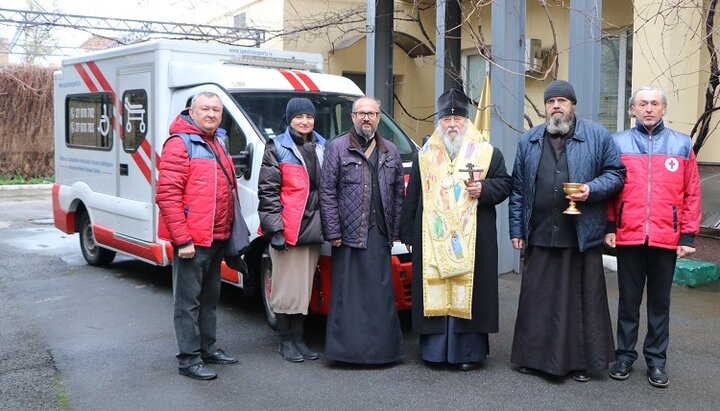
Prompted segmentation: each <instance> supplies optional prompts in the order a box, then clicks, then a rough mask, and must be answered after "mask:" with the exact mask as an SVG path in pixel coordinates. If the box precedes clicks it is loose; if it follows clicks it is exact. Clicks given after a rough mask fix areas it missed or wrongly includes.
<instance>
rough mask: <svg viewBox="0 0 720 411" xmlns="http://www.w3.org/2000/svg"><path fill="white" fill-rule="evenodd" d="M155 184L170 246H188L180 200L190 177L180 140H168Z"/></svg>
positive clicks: (188, 241)
mask: <svg viewBox="0 0 720 411" xmlns="http://www.w3.org/2000/svg"><path fill="white" fill-rule="evenodd" d="M159 170H160V174H159V176H158V181H157V192H156V195H155V201H156V202H157V205H158V208H159V209H160V214H161V215H162V218H163V220H164V221H165V225H166V227H167V230H168V232H169V233H170V239H171V240H172V243H173V244H175V245H177V246H180V245H184V244H191V243H192V237H191V236H190V232H189V230H188V226H187V222H186V220H185V209H184V204H183V196H184V194H185V186H186V184H187V180H188V175H189V173H190V160H189V159H188V154H187V148H186V147H185V143H184V142H183V140H182V139H181V138H172V137H171V138H170V139H169V140H168V141H166V142H165V145H164V146H163V150H162V162H161V163H160V168H159Z"/></svg>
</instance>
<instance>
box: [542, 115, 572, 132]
mask: <svg viewBox="0 0 720 411" xmlns="http://www.w3.org/2000/svg"><path fill="white" fill-rule="evenodd" d="M574 120H575V116H574V115H573V114H563V115H562V116H560V117H555V116H550V117H549V118H548V119H547V121H546V122H545V128H546V129H547V131H548V133H550V134H557V135H561V136H562V135H565V134H567V133H569V132H570V127H572V124H573V121H574Z"/></svg>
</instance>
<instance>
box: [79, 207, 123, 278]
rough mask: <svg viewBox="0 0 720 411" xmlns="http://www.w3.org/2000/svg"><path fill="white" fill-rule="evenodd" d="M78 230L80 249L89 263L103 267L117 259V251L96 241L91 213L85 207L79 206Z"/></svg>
mask: <svg viewBox="0 0 720 411" xmlns="http://www.w3.org/2000/svg"><path fill="white" fill-rule="evenodd" d="M77 216H78V225H77V231H78V232H79V233H80V251H82V255H83V258H85V261H87V263H88V264H90V265H94V266H98V267H102V266H106V265H110V264H111V263H112V262H113V260H114V259H115V251H112V250H108V249H107V248H103V247H100V246H99V245H98V244H97V243H96V242H95V235H94V234H93V229H92V222H91V221H90V215H89V214H88V212H87V210H85V208H84V207H82V208H78V210H77Z"/></svg>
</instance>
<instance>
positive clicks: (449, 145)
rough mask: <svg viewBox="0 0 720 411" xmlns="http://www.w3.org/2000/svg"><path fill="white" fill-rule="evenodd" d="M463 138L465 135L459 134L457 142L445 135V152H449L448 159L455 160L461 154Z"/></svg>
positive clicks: (456, 138) (443, 138)
mask: <svg viewBox="0 0 720 411" xmlns="http://www.w3.org/2000/svg"><path fill="white" fill-rule="evenodd" d="M463 138H464V136H463V135H461V134H458V135H457V137H455V140H453V139H451V138H450V136H448V135H447V134H443V136H442V141H443V144H444V145H445V151H446V152H447V154H448V157H450V160H454V159H455V157H456V156H457V154H458V153H459V152H460V147H461V146H462V142H463Z"/></svg>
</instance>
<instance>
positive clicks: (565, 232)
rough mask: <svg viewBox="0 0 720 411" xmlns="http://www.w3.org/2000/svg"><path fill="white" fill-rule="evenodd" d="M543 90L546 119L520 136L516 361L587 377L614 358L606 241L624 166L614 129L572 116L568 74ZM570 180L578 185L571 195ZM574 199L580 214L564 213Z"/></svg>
mask: <svg viewBox="0 0 720 411" xmlns="http://www.w3.org/2000/svg"><path fill="white" fill-rule="evenodd" d="M544 98H545V114H546V116H547V118H546V121H545V123H544V124H541V125H539V126H536V127H533V128H532V129H530V130H529V131H527V132H526V133H525V134H523V135H522V136H521V137H520V140H519V141H518V146H517V154H516V155H515V165H514V167H513V188H512V193H511V194H510V201H509V202H508V214H509V222H510V239H511V241H512V245H513V247H515V248H516V249H524V250H525V258H524V261H523V271H522V282H521V284H520V300H519V302H518V312H517V321H516V323H515V335H514V340H513V348H512V355H511V357H510V360H511V361H512V362H513V363H514V364H517V365H519V366H520V367H519V368H518V371H520V372H523V373H533V372H537V371H542V372H544V373H547V374H551V375H556V376H565V375H568V374H569V375H570V376H571V377H572V378H573V379H575V380H576V381H578V382H585V381H589V380H590V375H591V374H592V373H597V372H600V371H604V370H607V369H608V364H609V363H610V362H612V361H614V360H615V353H614V347H613V335H612V325H611V324H610V311H609V309H608V301H607V291H606V289H605V272H604V269H603V262H602V250H601V248H600V246H601V243H602V241H603V238H604V236H605V223H606V217H607V214H606V208H605V201H606V200H607V199H608V198H612V196H613V195H614V194H615V193H617V192H618V191H619V190H620V189H621V188H622V185H623V180H624V177H625V166H624V165H623V163H622V162H621V161H620V158H619V157H618V153H617V151H616V149H615V144H614V143H613V140H612V137H611V135H610V133H609V132H608V131H607V129H605V127H603V126H601V125H600V124H597V123H594V122H591V121H587V120H583V119H581V118H578V117H576V116H575V104H576V103H577V99H576V98H575V90H574V89H573V87H572V85H571V84H570V83H568V82H567V81H563V80H557V81H554V82H552V83H550V84H549V85H548V86H547V87H546V88H545V93H544ZM566 182H572V183H580V184H581V190H580V192H577V193H572V194H568V195H567V196H566V194H565V193H564V192H563V183H566ZM568 200H572V201H575V202H577V209H579V210H580V213H581V214H577V215H573V214H565V213H563V210H565V209H566V207H568V205H569V201H568Z"/></svg>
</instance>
